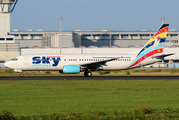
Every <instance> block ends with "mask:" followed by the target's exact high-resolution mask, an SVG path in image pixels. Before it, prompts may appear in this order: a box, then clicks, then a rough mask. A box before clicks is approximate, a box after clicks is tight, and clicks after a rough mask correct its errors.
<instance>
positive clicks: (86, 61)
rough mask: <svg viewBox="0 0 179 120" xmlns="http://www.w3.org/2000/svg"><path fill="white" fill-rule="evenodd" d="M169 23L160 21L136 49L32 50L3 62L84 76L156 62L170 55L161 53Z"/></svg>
mask: <svg viewBox="0 0 179 120" xmlns="http://www.w3.org/2000/svg"><path fill="white" fill-rule="evenodd" d="M168 29H169V24H163V25H161V27H160V28H159V29H158V30H157V32H156V33H155V34H154V35H153V36H152V38H151V39H150V40H149V41H148V42H147V43H146V44H145V45H144V47H143V48H142V49H141V50H140V52H139V53H133V52H132V53H126V54H61V53H56V54H32V55H21V56H17V57H15V58H13V59H11V60H9V61H7V62H6V63H5V64H4V65H5V66H6V67H8V68H11V69H14V71H16V72H21V74H20V76H21V77H22V76H23V71H43V70H53V71H54V70H56V71H59V73H65V74H78V73H80V72H82V71H84V76H86V77H91V76H92V72H91V71H98V70H124V69H133V68H137V67H141V66H145V65H149V64H153V63H156V62H160V61H162V60H163V59H164V57H167V56H170V55H173V53H170V54H164V53H163V52H164V51H163V48H164V45H165V41H166V36H167V32H168Z"/></svg>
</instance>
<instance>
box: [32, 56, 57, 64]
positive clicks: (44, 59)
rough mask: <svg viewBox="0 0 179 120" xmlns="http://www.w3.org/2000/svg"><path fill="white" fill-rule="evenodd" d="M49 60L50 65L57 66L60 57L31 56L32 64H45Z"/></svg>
mask: <svg viewBox="0 0 179 120" xmlns="http://www.w3.org/2000/svg"><path fill="white" fill-rule="evenodd" d="M50 60H52V61H53V64H52V66H57V65H58V64H59V61H60V57H59V56H58V57H56V56H47V57H44V56H43V57H42V58H41V57H33V58H32V61H33V62H32V64H43V65H42V66H44V65H45V64H51V63H50Z"/></svg>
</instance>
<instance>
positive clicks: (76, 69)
mask: <svg viewBox="0 0 179 120" xmlns="http://www.w3.org/2000/svg"><path fill="white" fill-rule="evenodd" d="M59 73H66V74H78V73H80V66H77V65H65V66H63V70H60V71H59Z"/></svg>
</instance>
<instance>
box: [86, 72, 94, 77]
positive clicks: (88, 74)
mask: <svg viewBox="0 0 179 120" xmlns="http://www.w3.org/2000/svg"><path fill="white" fill-rule="evenodd" d="M84 76H85V77H91V76H92V73H91V72H90V71H85V72H84Z"/></svg>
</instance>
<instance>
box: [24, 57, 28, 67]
mask: <svg viewBox="0 0 179 120" xmlns="http://www.w3.org/2000/svg"><path fill="white" fill-rule="evenodd" d="M24 65H28V57H24Z"/></svg>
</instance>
